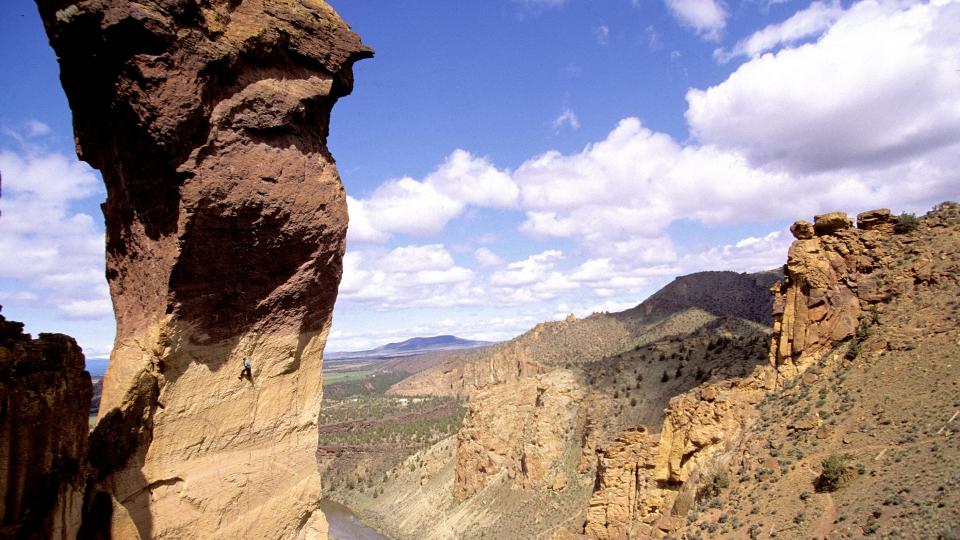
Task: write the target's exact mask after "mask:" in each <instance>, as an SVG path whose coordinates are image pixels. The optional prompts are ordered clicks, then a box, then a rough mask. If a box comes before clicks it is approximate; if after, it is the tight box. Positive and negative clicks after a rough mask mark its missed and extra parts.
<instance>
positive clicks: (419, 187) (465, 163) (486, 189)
mask: <svg viewBox="0 0 960 540" xmlns="http://www.w3.org/2000/svg"><path fill="white" fill-rule="evenodd" d="M518 194H519V189H518V188H517V186H516V184H514V183H513V180H512V179H511V178H510V176H509V175H508V174H507V173H506V172H504V171H501V170H499V169H497V168H496V167H494V166H493V165H492V164H491V163H490V162H489V161H487V160H486V159H484V158H480V157H476V156H473V155H472V154H470V153H469V152H467V151H465V150H454V151H453V152H452V153H451V154H450V155H449V156H448V157H447V159H446V160H445V161H444V162H443V163H442V164H441V165H440V166H439V167H438V168H437V169H436V170H435V171H433V172H432V173H430V174H429V175H427V176H426V177H425V178H424V179H423V180H416V179H413V178H409V177H405V178H400V179H398V180H390V181H387V182H384V183H383V184H381V185H380V187H378V188H377V189H376V190H375V191H374V192H373V194H372V195H370V196H369V197H367V198H359V199H358V198H353V197H348V198H347V204H348V209H349V212H350V229H349V239H350V240H351V241H353V242H364V243H382V242H385V241H387V240H389V239H390V237H391V236H392V235H393V234H396V233H402V234H410V235H430V234H436V233H439V232H440V231H442V230H443V228H444V227H445V226H446V225H447V223H448V222H450V220H452V219H454V218H456V217H458V216H459V215H461V214H462V213H463V212H464V210H465V209H466V208H467V207H469V206H474V207H481V208H514V207H515V206H516V204H517V196H518Z"/></svg>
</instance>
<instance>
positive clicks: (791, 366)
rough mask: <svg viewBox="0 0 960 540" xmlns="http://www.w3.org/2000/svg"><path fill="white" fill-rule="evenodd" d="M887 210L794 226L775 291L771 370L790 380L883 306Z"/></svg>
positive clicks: (827, 216)
mask: <svg viewBox="0 0 960 540" xmlns="http://www.w3.org/2000/svg"><path fill="white" fill-rule="evenodd" d="M894 221H895V219H894V218H892V217H891V216H890V211H889V210H887V209H881V210H873V211H869V212H864V213H862V214H860V215H859V216H857V223H858V228H854V227H853V223H852V220H851V219H850V218H848V217H847V215H846V214H845V213H843V212H833V213H830V214H824V215H819V216H816V217H815V218H814V223H813V225H812V226H811V225H810V224H809V223H807V222H805V221H798V222H796V223H794V225H793V226H792V227H791V228H790V230H791V231H792V232H793V234H794V236H795V237H796V241H794V243H793V245H791V246H790V251H789V253H788V255H787V264H786V266H785V267H784V269H785V278H784V280H783V282H782V284H781V285H780V286H779V287H776V289H775V293H776V298H775V300H774V310H773V313H774V334H773V345H772V347H771V350H770V362H771V365H773V366H774V367H776V368H777V369H778V370H779V371H780V372H781V373H782V374H783V375H784V376H786V377H792V376H795V375H797V374H798V373H800V372H802V371H803V370H804V369H805V368H806V367H807V366H809V365H810V364H812V363H813V362H816V361H818V360H819V359H820V358H821V357H822V356H823V355H824V354H826V353H828V352H829V351H831V350H832V349H833V348H835V347H836V346H837V345H838V344H840V343H841V342H844V341H846V340H848V339H850V338H852V337H853V336H854V335H855V334H856V332H857V328H858V325H859V324H860V319H861V315H862V314H863V313H864V312H865V311H866V310H869V309H870V306H871V305H875V304H876V303H878V302H880V301H882V300H884V299H885V298H886V294H887V293H886V292H884V287H883V285H884V283H883V278H882V277H881V274H882V273H883V268H884V266H885V258H887V257H889V256H890V255H891V254H890V253H888V252H886V251H885V250H883V249H877V248H878V247H879V246H880V244H881V243H883V240H884V239H885V238H886V237H887V236H889V235H890V234H892V232H893V227H894V225H893V222H894Z"/></svg>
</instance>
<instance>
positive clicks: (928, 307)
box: [569, 204, 960, 538]
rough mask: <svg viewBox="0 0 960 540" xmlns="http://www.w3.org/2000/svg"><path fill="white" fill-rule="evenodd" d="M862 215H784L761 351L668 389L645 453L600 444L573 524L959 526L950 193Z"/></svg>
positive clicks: (957, 246) (947, 529)
mask: <svg viewBox="0 0 960 540" xmlns="http://www.w3.org/2000/svg"><path fill="white" fill-rule="evenodd" d="M858 225H859V227H858V228H856V229H854V228H852V227H851V225H850V221H849V220H848V219H847V218H846V216H845V215H844V214H841V213H834V214H827V215H824V216H817V219H816V220H815V223H814V224H813V225H811V224H809V223H806V222H798V223H797V224H795V225H794V226H793V227H792V229H791V230H792V231H793V232H794V234H795V236H796V237H797V241H796V242H795V243H794V244H793V246H792V247H791V249H790V253H789V257H788V264H787V277H786V279H785V281H784V283H783V285H782V287H781V290H780V293H779V294H778V295H777V299H776V303H775V308H774V315H775V325H774V336H773V342H772V346H771V351H770V365H769V366H767V367H764V368H759V369H757V370H756V371H755V373H754V374H753V375H752V376H750V377H746V378H742V379H734V380H729V381H721V382H720V383H715V384H708V385H704V386H701V387H699V388H697V389H694V390H692V391H690V392H687V393H685V394H682V395H679V396H677V397H675V398H673V399H671V401H670V404H669V406H668V408H667V411H666V417H665V419H664V422H663V426H662V428H661V433H660V436H659V438H658V439H656V441H655V444H656V450H655V451H653V452H651V451H650V443H651V441H650V440H639V439H638V438H637V437H631V436H630V433H628V432H625V433H624V434H623V435H622V436H621V437H620V438H618V440H617V441H616V442H615V443H614V444H613V445H611V446H610V447H608V448H606V449H604V450H603V451H601V453H600V469H599V470H598V477H597V486H598V490H597V492H596V493H595V494H594V497H593V499H592V500H591V508H590V512H589V513H588V519H587V523H586V525H585V528H584V529H583V532H585V533H587V534H588V535H589V536H592V537H597V538H620V537H624V536H631V537H654V538H659V537H664V536H666V535H669V536H670V537H672V538H704V537H710V538H774V537H776V538H861V537H864V536H870V535H876V536H880V537H909V538H955V537H956V535H957V534H958V532H960V531H958V529H957V525H958V523H960V508H958V503H960V490H958V489H957V487H958V485H960V476H958V475H957V473H956V471H957V470H960V468H958V465H960V437H958V431H960V430H958V427H960V424H958V423H957V418H958V416H960V414H958V413H960V387H958V384H960V365H958V363H957V361H956V359H957V357H958V353H960V324H958V322H960V317H958V315H960V307H958V304H957V298H958V292H960V207H958V206H957V205H956V204H944V205H941V206H939V207H938V208H936V209H935V210H934V211H933V212H931V213H930V214H928V215H927V216H924V217H923V218H921V219H920V221H919V223H918V224H917V225H916V226H915V227H913V228H911V227H910V220H901V221H900V222H899V223H897V222H896V220H895V219H894V218H891V217H890V216H889V213H888V212H884V211H875V212H868V213H864V214H861V215H860V216H858ZM895 229H899V233H898V232H895ZM624 456H626V457H624ZM630 456H633V458H631V457H630ZM631 471H632V472H634V473H635V474H636V478H637V481H636V482H634V483H632V484H629V485H627V484H625V483H624V482H623V481H622V480H623V478H624V477H625V476H624V475H625V473H629V472H631ZM651 503H652V504H651ZM580 531H581V530H580V529H571V530H570V531H569V533H570V534H573V533H579V532H580Z"/></svg>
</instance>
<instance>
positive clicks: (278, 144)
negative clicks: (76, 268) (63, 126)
mask: <svg viewBox="0 0 960 540" xmlns="http://www.w3.org/2000/svg"><path fill="white" fill-rule="evenodd" d="M37 3H38V6H39V8H40V13H41V16H42V18H43V21H44V25H45V26H46V29H47V33H48V35H49V37H50V43H51V45H52V46H53V48H54V50H55V51H56V53H57V56H58V60H59V63H60V70H61V81H62V82H63V86H64V89H65V90H66V93H67V97H68V99H69V102H70V106H71V109H72V110H73V115H74V130H75V134H76V140H77V152H78V155H79V156H80V157H81V158H82V159H83V160H85V161H87V162H88V163H90V164H91V165H92V166H93V167H95V168H96V169H98V170H100V172H101V173H102V174H103V178H104V182H105V183H106V186H107V201H106V203H105V204H104V205H103V210H104V215H105V217H106V236H107V279H108V282H109V285H110V291H111V296H112V298H113V304H114V311H115V313H116V318H117V337H116V341H115V344H114V350H113V353H112V355H111V360H110V368H109V370H108V372H107V373H106V376H105V378H104V388H103V398H102V401H101V405H100V414H101V420H100V423H99V424H98V427H97V429H96V431H95V433H94V434H93V436H92V439H91V456H90V461H91V464H92V465H93V466H94V468H95V477H94V480H95V483H96V486H97V490H98V491H99V492H100V494H98V495H94V496H92V501H93V502H91V512H92V518H91V520H90V521H89V522H88V525H89V527H92V528H93V529H95V530H94V532H102V531H103V529H106V528H109V529H111V530H112V534H113V536H114V537H118V538H137V537H139V538H153V537H164V538H197V537H205V538H210V537H224V538H240V537H246V538H281V537H282V538H294V537H303V536H304V535H306V536H310V535H316V534H321V533H322V531H323V529H325V525H324V522H323V518H322V514H321V513H320V512H319V510H318V499H319V493H320V482H319V478H318V476H317V474H316V464H315V459H314V451H315V449H316V444H317V431H316V421H317V413H318V407H319V403H320V397H321V391H322V386H321V355H322V351H323V346H324V342H325V340H326V335H327V332H328V330H329V327H330V314H331V310H332V309H333V304H334V300H335V298H336V293H337V287H338V284H339V281H340V275H341V258H342V255H343V250H344V238H345V232H346V226H347V213H346V204H345V195H344V191H343V187H342V185H341V183H340V179H339V176H338V173H337V170H336V167H335V165H334V161H333V158H332V157H331V155H330V153H329V151H328V150H327V145H326V142H327V134H328V121H329V117H330V112H331V109H332V107H333V105H334V103H335V102H336V100H337V99H338V98H339V97H342V96H344V95H346V94H348V93H349V92H350V91H351V89H352V84H353V76H352V64H353V63H354V62H355V61H357V60H359V59H362V58H366V57H369V56H371V55H372V51H371V50H370V49H369V48H367V47H365V46H364V45H363V44H361V42H360V39H359V38H358V37H357V36H356V35H355V34H353V33H352V32H351V31H350V29H349V27H348V26H347V25H346V24H345V23H344V22H343V21H342V20H341V19H340V18H339V16H338V15H337V14H336V13H335V12H334V11H333V9H332V8H330V7H329V6H328V5H326V4H325V3H324V2H322V0H249V1H244V2H233V1H214V2H183V1H179V0H148V1H143V2H136V3H134V2H126V1H119V0H85V1H81V2H72V1H67V0H37ZM244 357H250V358H251V359H252V369H251V370H249V371H246V372H244V371H242V364H241V360H242V359H243V358H244Z"/></svg>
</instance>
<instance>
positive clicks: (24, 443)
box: [0, 315, 93, 540]
mask: <svg viewBox="0 0 960 540" xmlns="http://www.w3.org/2000/svg"><path fill="white" fill-rule="evenodd" d="M92 393H93V386H92V384H91V382H90V374H89V373H87V372H86V371H84V358H83V352H82V351H81V350H80V347H79V346H77V343H76V342H75V341H74V340H73V338H70V337H67V336H64V335H60V334H40V337H39V338H38V339H31V338H30V335H29V334H24V333H23V324H21V323H16V322H12V321H7V320H6V319H5V318H4V317H3V316H2V315H0V491H2V492H3V493H2V494H3V497H2V498H0V538H38V539H39V538H50V539H57V540H61V539H62V540H68V539H69V540H72V539H74V538H76V537H77V533H78V532H79V530H80V522H81V513H82V509H83V498H84V486H85V470H84V469H85V467H84V457H85V455H86V451H87V431H88V429H89V428H88V409H89V407H90V397H91V395H92Z"/></svg>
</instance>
